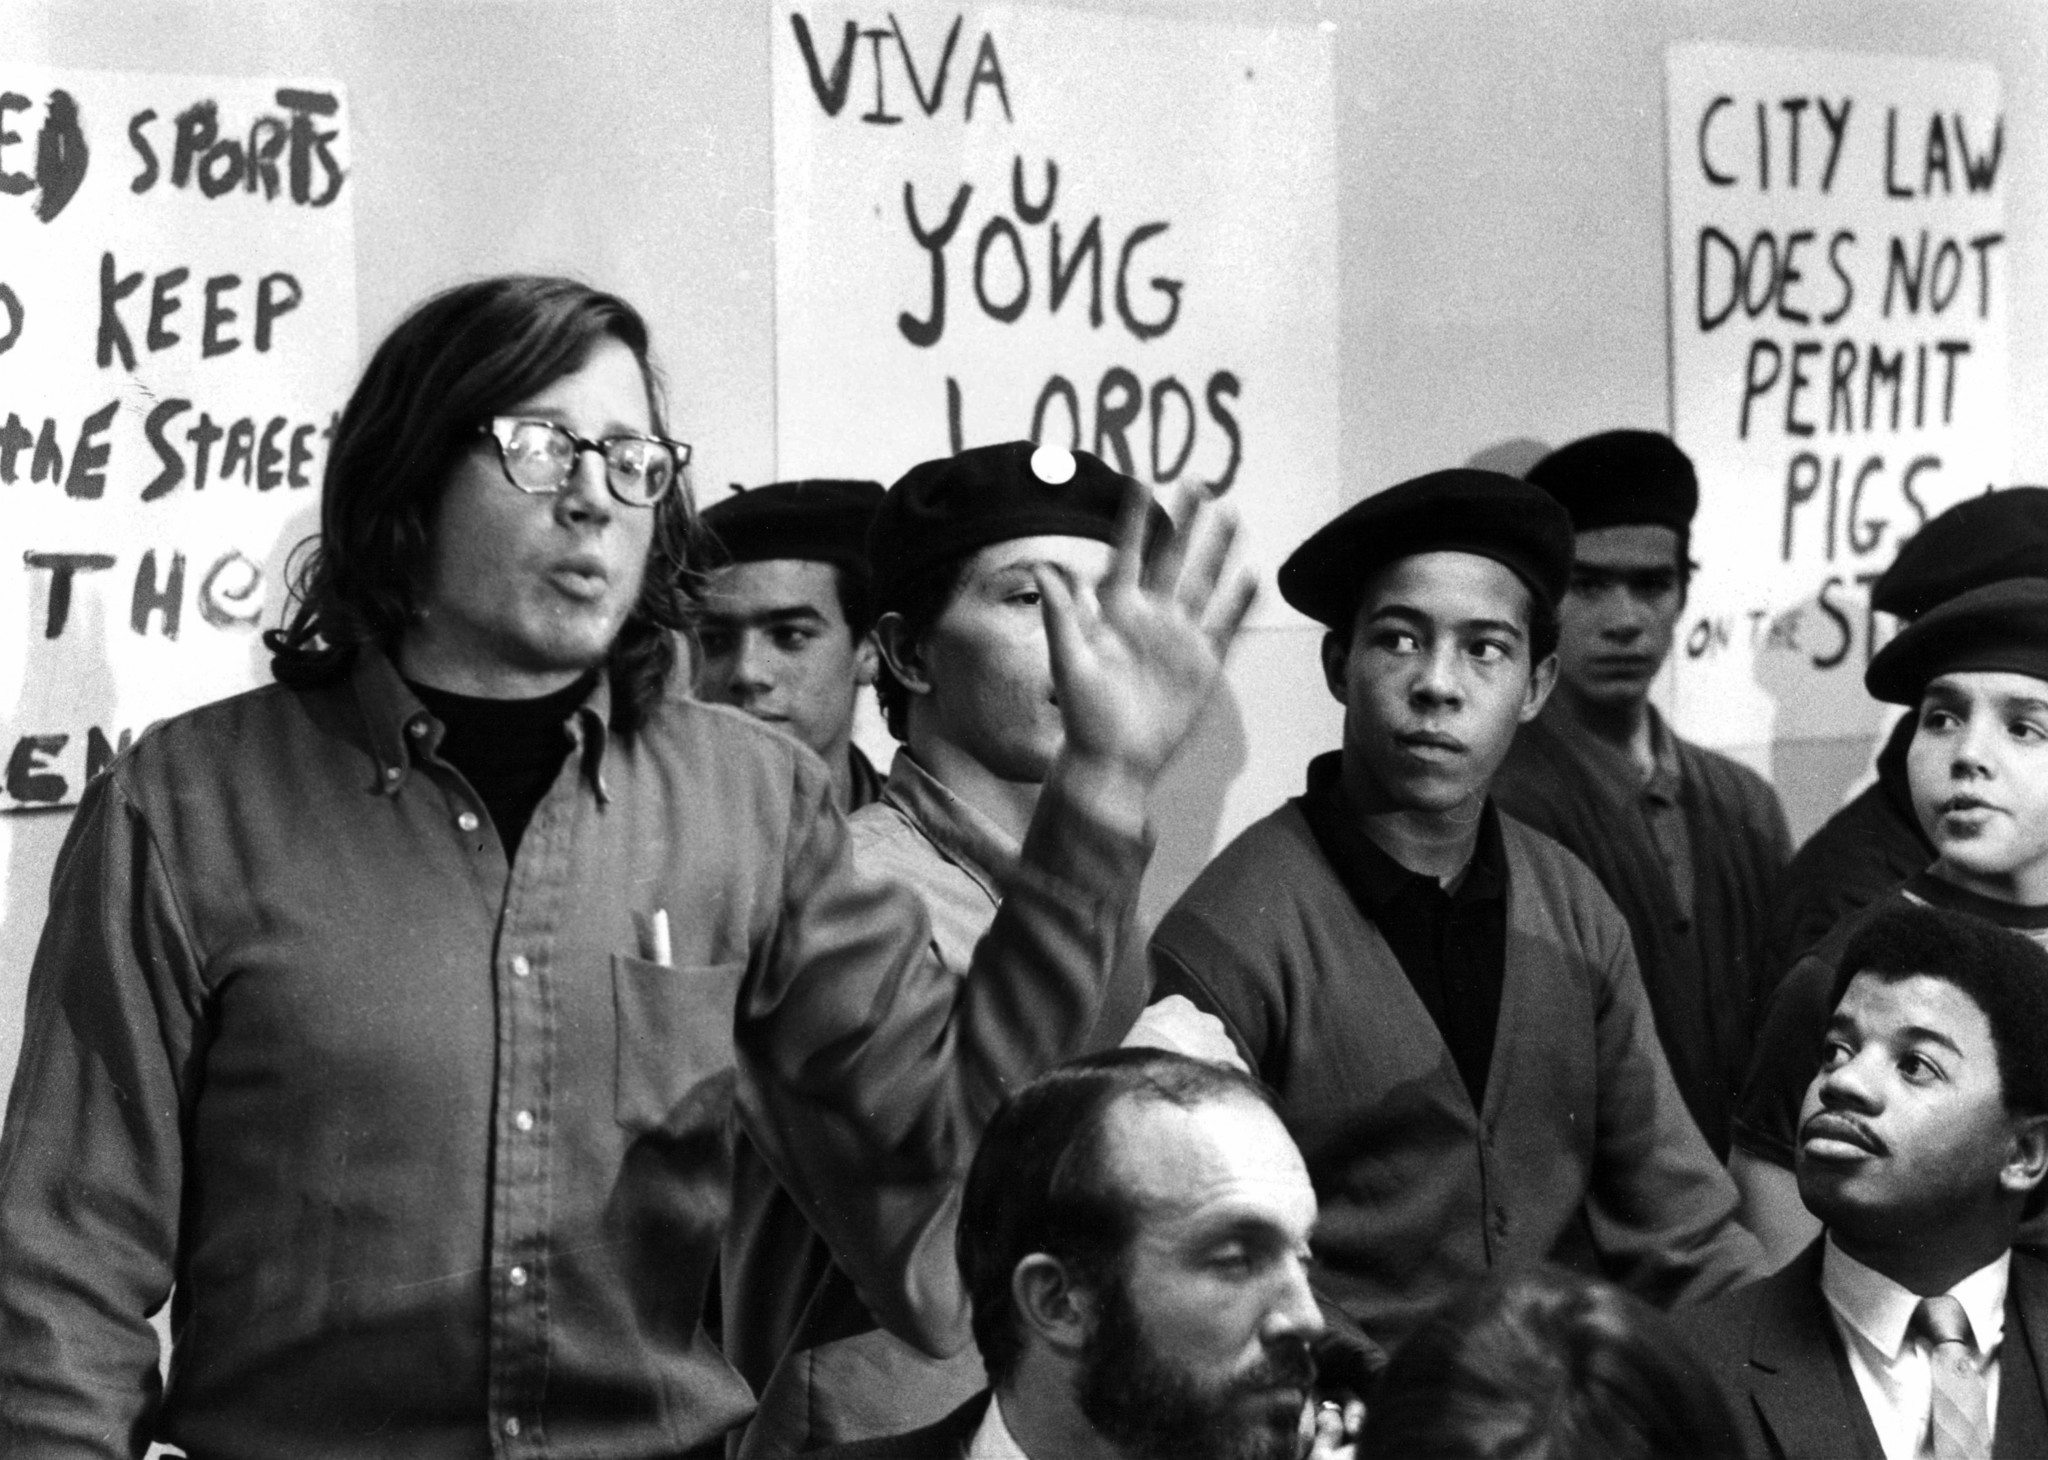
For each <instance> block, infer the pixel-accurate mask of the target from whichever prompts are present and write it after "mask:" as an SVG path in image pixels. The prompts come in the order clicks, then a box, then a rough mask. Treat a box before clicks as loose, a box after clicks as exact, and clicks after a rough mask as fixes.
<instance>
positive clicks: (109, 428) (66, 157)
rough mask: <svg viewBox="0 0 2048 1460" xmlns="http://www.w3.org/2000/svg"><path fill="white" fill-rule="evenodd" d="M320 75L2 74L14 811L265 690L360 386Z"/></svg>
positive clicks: (333, 140) (349, 248)
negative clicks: (133, 744) (140, 738)
mask: <svg viewBox="0 0 2048 1460" xmlns="http://www.w3.org/2000/svg"><path fill="white" fill-rule="evenodd" d="M348 130H349V127H348V116H347V109H346V103H345V98H344V95H343V92H342V89H341V88H340V87H339V86H337V85H335V84H334V83H332V82H328V81H302V80H292V79H254V78H223V77H194V76H159V75H143V74H128V73H108V72H87V71H50V70H42V69H34V68H27V67H9V66H7V65H6V64H5V63H0V515H4V517H5V520H6V523H7V528H6V534H5V547H4V550H0V811H22V810H35V809H41V808H47V807H55V806H63V805H69V804H72V803H74V802H76V801H77V799H78V796H79V793H80V791H81V790H82V789H83V787H84V784H85V782H86V780H87V779H88V777H89V776H90V775H91V774H93V773H94V772H96V771H98V770H99V769H101V768H102V767H103V766H104V765H105V764H106V763H107V762H108V761H109V760H110V759H111V758H112V756H113V755H114V754H115V753H116V751H118V750H119V748H120V747H121V746H123V745H125V744H126V743H127V742H128V741H129V740H130V739H131V738H132V736H133V735H134V734H135V733H137V732H138V731H139V730H141V729H142V728H144V727H145V726H146V725H148V724H149V723H150V722H152V721H154V720H157V719H160V718H162V717H164V716H166V715H169V714H173V713H175V712H177V711H180V710H183V709H186V708H188V707H190V706H192V705H195V704H198V703H201V702H203V701H205V700H209V699H213V698H217V697H219V696H221V695H224V694H229V693H232V692H234V691H236V690H240V689H245V688H247V687H249V686H250V685H252V684H255V683H259V682H261V681H262V680H264V679H266V678H267V670H266V669H265V667H264V666H265V665H266V664H267V656H266V655H265V654H264V653H263V651H262V649H261V646H260V643H259V640H258V625H259V622H261V623H264V624H274V623H275V622H276V621H277V618H278V614H279V610H280V608H281V606H282V603H283V599H284V586H285V561H286V557H287V554H288V553H289V552H290V550H291V548H292V547H293V545H294V544H295V543H296V542H297V541H298V540H299V539H300V538H302V537H304V536H306V535H308V534H310V533H311V532H313V531H314V530H315V528H316V527H317V524H318V512H319V495H320V494H319V483H320V477H321V471H322V469H323V466H324V464H325V460H326V450H327V444H328V440H329V438H330V436H331V434H332V431H333V426H334V421H335V415H336V412H337V411H338V409H339V407H340V405H341V402H342V400H343V399H344V397H345V395H346V392H347V390H348V388H349V385H350V383H351V381H352V379H353V377H354V373H355V369H356V306H355V259H354V254H355V246H354V234H353V227H352V223H351V215H350V198H351V182H350V176H349V139H348Z"/></svg>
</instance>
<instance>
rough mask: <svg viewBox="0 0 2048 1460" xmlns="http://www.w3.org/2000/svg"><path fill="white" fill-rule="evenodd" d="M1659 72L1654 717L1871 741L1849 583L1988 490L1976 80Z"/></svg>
mask: <svg viewBox="0 0 2048 1460" xmlns="http://www.w3.org/2000/svg"><path fill="white" fill-rule="evenodd" d="M1668 81H1669V127H1668V132H1669V149H1670V154H1669V156H1670V186H1671V330H1672V395H1673V411H1672V415H1673V421H1674V428H1675V431H1676V434H1677V438H1678V441H1679V443H1680V444H1681V445H1682V446H1684V447H1685V449H1686V450H1687V451H1688V452H1690V453H1691V455H1692V457H1693V460H1694V462H1695V463H1696V464H1697V465H1698V467H1699V473H1700V482H1701V501H1700V512H1699V517H1698V519H1697V521H1696V523H1695V525H1694V528H1693V539H1692V541H1693V556H1694V557H1695V558H1696V559H1697V560H1698V561H1699V562H1700V564H1701V568H1700V572H1699V574H1698V575H1697V576H1696V577H1695V579H1694V580H1693V587H1692V594H1691V598H1690V601H1689V602H1688V604H1687V609H1686V614H1685V618H1684V620H1683V621H1682V623H1681V625H1680V629H1679V635H1680V638H1679V648H1678V652H1677V653H1676V654H1675V655H1674V656H1673V657H1674V661H1675V665H1676V669H1675V676H1674V683H1675V693H1674V696H1673V707H1674V711H1675V715H1676V718H1677V720H1678V722H1679V724H1680V725H1681V726H1682V728H1684V730H1685V731H1686V733H1687V734H1689V735H1691V736H1693V737H1695V738H1697V739H1700V740H1703V741H1705V742H1707V743H1709V744H1713V745H1723V746H1752V747H1754V746H1762V745H1766V744H1769V743H1770V742H1772V741H1783V740H1790V739H1822V738H1831V737H1842V736H1849V735H1858V734H1864V733H1868V732H1870V731H1871V730H1873V729H1875V728H1876V727H1877V725H1878V724H1879V723H1880V722H1881V720H1882V717H1883V714H1884V712H1883V711H1882V710H1881V709H1880V708H1879V707H1877V706H1874V705H1873V704H1872V703H1871V702H1870V700H1869V699H1868V698H1867V697H1866V696H1865V694H1864V692H1863V687H1862V683H1863V670H1864V667H1865V665H1866V664H1867V663H1868V662H1869V656H1870V654H1871V653H1872V652H1873V649H1874V647H1875V645H1876V643H1877V642H1879V636H1880V635H1881V633H1882V632H1883V628H1882V626H1881V625H1880V624H1879V623H1878V622H1877V621H1876V620H1875V618H1874V616H1873V615H1872V614H1871V612H1870V610H1869V607H1868V601H1869V600H1868V588H1869V585H1870V583H1871V582H1872V581H1873V580H1874V579H1875V578H1876V576H1877V575H1878V574H1879V573H1881V572H1882V571H1883V570H1884V568H1885V566H1886V565H1887V564H1889V563H1890V561H1891V559H1892V555H1893V553H1894V552H1896V551H1897V549H1898V545H1899V543H1900V542H1901V541H1902V540H1903V539H1904V538H1906V537H1909V536H1911V535H1912V533H1913V532H1914V531H1915V530H1916V529H1917V528H1918V527H1919V526H1920V524H1921V523H1923V522H1925V521H1926V520H1927V519H1928V518H1929V517H1930V516H1933V515H1934V514H1935V513H1938V512H1940V511H1941V510H1942V509H1943V508H1945V507H1948V506H1950V505H1952V504H1954V503H1955V502H1956V501H1958V500H1960V499H1961V498H1963V497H1965V496H1969V495H1972V494H1975V493H1980V492H1983V491H1986V490H1988V489H1990V488H1992V487H1995V486H2002V485H2005V484H2007V472H2008V470H2009V460H2008V450H2009V448H2008V413H2009V410H2010V405H2009V401H2010V396H2009V392H2008V381H2007V351H2006V310H2007V301H2006V294H2007V289H2008V283H2007V276H2006V269H2007V253H2006V234H2005V187H2006V173H2005V166H2006V163H2007V160H2008V151H2009V143H2010V139H2009V138H2008V137H2007V135H2006V129H2005V124H2004V118H2003V116H2002V114H2001V111H2000V103H1999V89H1998V77H1997V75H1996V73H1995V72H1993V71H1992V70H1991V69H1990V68H1989V67H1987V66H1981V65H1974V64H1962V63H1957V62H1949V61H1930V60H1904V59H1892V58H1884V57H1873V56H1846V55H1832V54H1818V53H1811V52H1791V51H1771V50H1747V49H1738V48H1733V47H1722V46H1680V47H1675V48H1673V49H1672V50H1671V52H1670V53H1669V57H1668Z"/></svg>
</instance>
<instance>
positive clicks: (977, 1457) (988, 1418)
mask: <svg viewBox="0 0 2048 1460" xmlns="http://www.w3.org/2000/svg"><path fill="white" fill-rule="evenodd" d="M967 1460H1031V1457H1030V1456H1028V1455H1026V1454H1025V1453H1024V1447H1023V1446H1022V1445H1020V1444H1018V1443H1017V1437H1016V1436H1015V1435H1013V1434H1011V1433H1010V1427H1009V1425H1007V1424H1005V1423H1004V1422H1003V1401H1002V1400H1001V1399H1000V1398H998V1397H997V1396H995V1395H993V1394H991V1395H990V1396H989V1399H988V1413H987V1414H985V1415H983V1416H982V1417H981V1428H980V1429H978V1430H976V1431H975V1432H974V1443H973V1444H971V1445H969V1446H968V1447H967Z"/></svg>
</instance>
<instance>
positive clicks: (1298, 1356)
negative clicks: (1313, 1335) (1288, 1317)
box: [1231, 1338, 1317, 1394]
mask: <svg viewBox="0 0 2048 1460" xmlns="http://www.w3.org/2000/svg"><path fill="white" fill-rule="evenodd" d="M1316 1373H1317V1365H1316V1356H1315V1351H1314V1350H1313V1349H1312V1348H1310V1346H1309V1342H1308V1340H1307V1339H1305V1338H1284V1339H1279V1340H1277V1341H1275V1342H1273V1343H1271V1344H1268V1345H1267V1346H1266V1356H1265V1357H1264V1358H1262V1359H1260V1360H1259V1362H1258V1363H1256V1364H1254V1365H1253V1366H1252V1367H1251V1368H1249V1369H1247V1370H1246V1371H1245V1372H1244V1373H1242V1374H1240V1375H1238V1376H1237V1379H1236V1380H1235V1381H1234V1382H1233V1383H1232V1385H1231V1387H1232V1388H1233V1389H1236V1390H1238V1391H1239V1392H1240V1393H1245V1394H1263V1393H1267V1392H1269V1391H1271V1390H1274V1389H1299V1390H1301V1391H1302V1392H1303V1393H1307V1392H1308V1391H1309V1390H1310V1389H1313V1388H1314V1387H1315V1382H1316Z"/></svg>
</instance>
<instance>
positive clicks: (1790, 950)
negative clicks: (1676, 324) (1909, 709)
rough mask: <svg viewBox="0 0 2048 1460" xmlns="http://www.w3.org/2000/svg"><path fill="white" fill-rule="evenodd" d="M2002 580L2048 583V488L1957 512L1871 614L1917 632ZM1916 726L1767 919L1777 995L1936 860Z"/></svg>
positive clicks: (1770, 979) (1831, 826)
mask: <svg viewBox="0 0 2048 1460" xmlns="http://www.w3.org/2000/svg"><path fill="white" fill-rule="evenodd" d="M2001 578H2048V487H2008V488H2006V489H2005V490H2004V491H2000V492H1991V493H1988V494H1986V495H1985V496H1982V497H1969V498H1966V499H1965V500H1963V501H1961V502H1958V503H1956V505H1955V506H1953V507H1951V508H1949V509H1948V510H1947V511H1946V512H1943V513H1942V514H1941V515H1940V516H1938V517H1936V518H1934V520H1933V521H1931V522H1929V523H1928V524H1927V525H1926V526H1925V527H1923V528H1921V529H1920V530H1919V531H1918V532H1916V533H1914V534H1913V536H1911V537H1910V538H1908V539H1906V542H1905V544H1904V545H1903V546H1902V547H1900V549H1899V552H1898V556H1897V557H1895V558H1893V559H1892V563H1891V566H1890V567H1888V568H1886V569H1885V570H1884V572H1883V573H1882V574H1880V575H1879V577H1878V580H1877V582H1876V583H1874V584H1872V585H1871V589H1870V606H1871V607H1872V608H1874V609H1876V610H1877V611H1878V612H1879V613H1887V614H1890V615H1891V616H1892V617H1894V618H1896V619H1899V620H1901V621H1902V622H1904V623H1911V622H1912V621H1913V620H1914V619H1916V618H1918V617H1920V615H1921V614H1923V613H1926V612H1927V611H1928V610H1929V609H1931V608H1935V607H1937V606H1939V605H1941V604H1944V603H1946V602H1948V601H1949V600H1950V599H1951V598H1954V597H1955V596H1956V595H1957V594H1960V593H1967V592H1968V591H1969V590H1970V589H1972V588H1981V587H1983V586H1984V585H1985V584H1987V583H1996V582H1997V581H1998V580H2000V579H2001ZM1916 718H1917V717H1916V716H1914V715H1901V716H1900V717H1899V720H1898V723H1897V724H1895V725H1894V726H1893V727H1892V733H1891V735H1890V737H1889V738H1888V739H1887V740H1886V741H1885V744H1884V748H1883V749H1882V750H1881V751H1879V752H1878V756H1877V779H1876V780H1875V781H1873V782H1872V783H1871V784H1870V785H1868V786H1866V787H1864V788H1863V790H1862V791H1860V792H1858V793H1857V795H1856V796H1855V797H1853V798H1852V799H1851V800H1850V801H1849V803H1848V804H1847V805H1845V806H1843V807H1842V808H1841V809H1840V810H1839V811H1837V812H1836V813H1835V814H1834V815H1833V816H1831V817H1829V818H1828V820H1827V822H1826V823H1825V824H1824V825H1822V827H1821V828H1820V830H1819V831H1816V832H1815V833H1814V834H1813V835H1812V836H1810V837H1808V838H1807V839H1806V841H1805V842H1804V843H1803V844H1802V845H1801V846H1800V848H1799V850H1798V851H1797V852H1796V853H1795V854H1794V855H1793V857H1792V865H1791V866H1790V867H1788V868H1787V869H1786V870H1785V876H1784V877H1783V878H1782V879H1781V880H1780V882H1779V884H1778V895H1777V896H1776V897H1775V898H1774V899H1773V900H1772V903H1771V907H1770V910H1769V912H1768V913H1767V914H1766V915H1765V918H1764V946H1763V954H1762V960H1761V962H1762V968H1763V973H1764V978H1765V981H1766V982H1767V983H1768V984H1769V985H1770V986H1771V987H1773V988H1775V987H1776V986H1777V981H1778V980H1779V979H1780V978H1782V977H1783V976H1784V973H1785V970H1786V969H1788V968H1790V967H1791V966H1792V964H1793V963H1794V962H1795V961H1796V960H1797V959H1798V957H1799V955H1800V954H1802V953H1804V952H1805V951H1806V950H1807V949H1809V948H1811V947H1812V946H1813V945H1814V944H1816V943H1818V942H1819V941H1820V940H1821V939H1822V938H1824V937H1825V936H1827V934H1828V932H1829V930H1830V929H1832V928H1833V927H1834V926H1835V924H1837V923H1839V922H1841V921H1842V919H1843V918H1845V917H1847V916H1848V915H1849V914H1850V913H1853V912H1855V911H1856V910H1857V909H1858V908H1862V907H1868V906H1869V905H1870V904H1871V903H1873V902H1875V901H1877V899H1878V898H1880V897H1882V896H1883V895H1884V894H1885V893H1887V892H1889V891H1891V890H1892V889H1893V888H1894V887H1896V886H1898V885H1899V884H1900V883H1901V882H1903V881H1905V880H1906V879H1907V878H1908V877H1911V876H1912V875H1913V874H1914V873H1915V872H1919V871H1921V870H1922V869H1924V868H1925V867H1926V866H1927V864H1928V863H1930V862H1932V861H1933V860H1934V855H1935V853H1934V843H1933V842H1932V841H1930V840H1928V837H1927V833H1926V832H1925V831H1924V830H1923V829H1922V828H1921V826H1920V822H1919V820H1918V818H1916V817H1915V816H1914V814H1913V791H1912V787H1911V786H1910V785H1908V784H1907V779H1906V748H1907V747H1908V746H1909V745H1911V744H1912V742H1913V723H1914V721H1915V719H1916Z"/></svg>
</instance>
